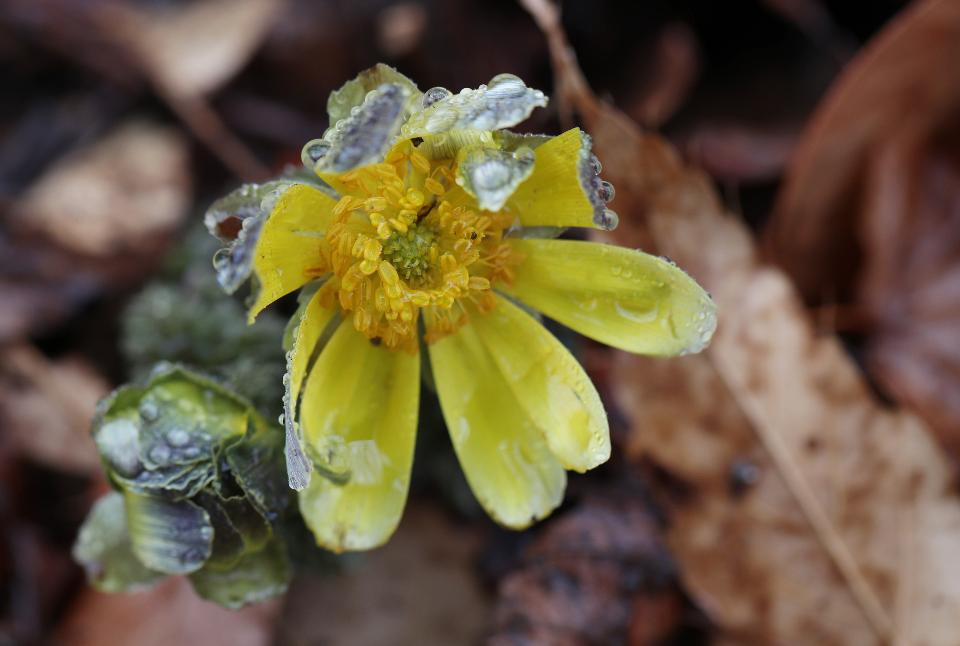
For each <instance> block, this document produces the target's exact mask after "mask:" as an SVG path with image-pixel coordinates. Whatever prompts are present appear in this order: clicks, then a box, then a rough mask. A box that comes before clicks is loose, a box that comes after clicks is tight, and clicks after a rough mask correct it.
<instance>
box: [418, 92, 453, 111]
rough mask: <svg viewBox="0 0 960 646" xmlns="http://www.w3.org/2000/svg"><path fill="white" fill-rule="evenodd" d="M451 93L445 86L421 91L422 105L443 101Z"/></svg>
mask: <svg viewBox="0 0 960 646" xmlns="http://www.w3.org/2000/svg"><path fill="white" fill-rule="evenodd" d="M451 94H452V92H450V90H448V89H447V88H445V87H432V88H430V89H429V90H427V91H426V92H424V93H423V101H422V104H423V107H425V108H429V107H430V106H431V105H433V104H434V103H436V102H437V101H443V100H444V99H446V98H447V97H448V96H450V95H451Z"/></svg>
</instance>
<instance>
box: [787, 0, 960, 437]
mask: <svg viewBox="0 0 960 646" xmlns="http://www.w3.org/2000/svg"><path fill="white" fill-rule="evenodd" d="M958 60H960V4H958V3H957V2H951V1H949V0H926V1H924V2H919V3H917V4H916V6H914V7H913V8H912V9H910V10H909V11H907V12H905V13H904V14H903V15H901V16H900V17H899V18H898V19H897V20H895V21H894V22H893V23H892V24H891V25H890V26H889V27H888V28H887V29H885V30H884V31H883V32H882V33H881V34H880V35H879V36H877V38H876V39H875V40H874V41H873V42H872V43H871V44H870V45H869V46H868V47H867V48H866V49H865V50H864V51H863V52H862V53H861V54H860V55H859V56H858V57H857V58H856V59H855V60H854V61H853V62H852V63H851V65H850V67H849V68H848V70H847V71H846V72H845V73H844V75H843V76H842V77H841V78H840V80H839V81H838V82H837V83H836V84H835V86H834V88H833V89H832V90H831V92H830V94H829V96H828V97H827V98H826V100H825V101H824V102H823V104H822V106H821V107H820V109H819V110H818V111H817V114H816V115H815V117H814V119H813V121H812V123H811V124H810V126H809V128H808V129H807V132H806V133H804V137H803V139H802V143H801V146H800V148H799V151H798V154H797V156H796V158H795V159H794V160H793V163H792V165H791V167H790V171H789V174H788V175H787V181H786V184H785V186H784V188H783V190H782V192H781V194H780V196H779V198H778V204H777V209H776V213H775V215H774V218H773V220H772V221H771V225H770V228H769V231H768V243H769V246H770V250H771V254H772V255H773V257H774V258H775V259H776V260H777V261H778V262H780V263H782V264H783V265H784V267H785V268H786V269H787V271H788V272H789V273H790V274H791V276H793V277H794V278H795V279H796V280H797V281H798V284H799V285H800V287H801V288H802V289H803V291H804V293H805V295H806V296H807V298H808V299H809V300H811V301H818V300H821V299H824V298H826V299H827V300H829V299H830V298H831V297H835V298H838V299H839V300H840V302H841V303H844V304H850V303H852V304H853V306H854V309H853V313H854V316H853V319H854V321H855V322H859V323H860V324H861V326H863V325H864V324H865V329H864V330H863V331H864V332H866V333H867V334H868V366H869V367H870V368H871V372H872V373H873V374H874V376H875V378H876V379H877V380H878V381H879V382H880V383H881V384H882V385H883V386H884V387H885V389H886V390H887V391H888V392H889V393H890V394H892V395H893V396H894V397H895V398H896V399H897V400H898V401H899V402H902V403H904V404H906V405H909V406H911V407H912V408H913V409H914V410H916V411H917V412H918V413H919V414H920V415H922V416H923V417H924V418H925V419H926V420H927V421H928V423H930V424H931V426H933V428H934V429H935V430H937V431H938V434H939V435H940V437H941V439H942V440H943V441H944V443H945V444H946V445H947V446H948V447H949V448H951V450H953V451H957V450H960V155H958V152H957V151H958V150H960V76H958V75H957V74H951V73H948V72H946V71H947V70H953V69H956V66H957V61H958ZM848 311H849V310H848Z"/></svg>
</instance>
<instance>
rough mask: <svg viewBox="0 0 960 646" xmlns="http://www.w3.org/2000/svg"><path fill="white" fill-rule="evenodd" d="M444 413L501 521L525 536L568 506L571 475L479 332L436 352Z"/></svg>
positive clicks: (474, 479) (484, 501)
mask: <svg viewBox="0 0 960 646" xmlns="http://www.w3.org/2000/svg"><path fill="white" fill-rule="evenodd" d="M430 365H431V366H432V368H433V376H434V381H435V382H436V384H437V394H438V395H439V396H440V407H441V408H442V409H443V417H444V419H445V420H446V423H447V429H448V430H449V432H450V439H451V440H452V441H453V448H454V449H455V450H456V452H457V457H458V458H459V460H460V465H461V466H462V467H463V471H464V473H465V474H466V476H467V482H469V483H470V488H471V489H472V490H473V493H474V495H476V497H477V500H479V501H480V504H481V505H482V506H483V508H484V509H486V510H487V513H489V514H490V515H491V516H492V517H493V518H494V520H496V521H497V522H499V523H501V524H503V525H506V526H507V527H512V528H514V529H522V528H524V527H527V526H528V525H530V524H531V523H532V522H534V521H535V520H539V519H541V518H544V517H545V516H547V515H548V514H549V513H550V512H551V511H553V510H554V509H555V508H556V507H557V505H559V504H560V502H561V500H563V490H564V488H565V487H566V472H565V471H564V470H563V467H562V466H561V465H560V463H559V462H558V461H557V458H556V457H554V455H553V453H551V452H550V449H549V447H548V446H547V444H546V442H545V440H544V438H543V434H542V433H541V432H540V431H539V430H538V429H537V427H536V425H535V424H534V423H533V421H532V420H531V419H530V416H529V415H527V413H526V411H525V410H524V409H523V408H522V407H521V406H520V404H519V402H518V401H517V398H516V397H515V396H514V394H513V391H512V390H511V389H510V386H509V385H508V384H507V382H506V381H505V380H504V378H503V375H502V374H501V373H500V370H499V368H497V365H496V363H494V360H493V358H492V357H491V356H490V353H489V351H488V350H487V348H486V347H485V346H484V344H483V342H482V341H481V340H480V337H479V336H478V334H477V330H476V329H475V327H474V326H473V325H467V326H465V327H463V328H461V329H460V330H458V331H457V332H456V333H455V334H451V335H449V336H447V337H444V338H442V339H440V340H439V341H437V342H436V343H434V344H433V345H431V346H430Z"/></svg>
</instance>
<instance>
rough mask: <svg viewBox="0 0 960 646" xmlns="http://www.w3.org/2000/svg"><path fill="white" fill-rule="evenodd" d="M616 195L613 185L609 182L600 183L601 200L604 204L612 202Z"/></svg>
mask: <svg viewBox="0 0 960 646" xmlns="http://www.w3.org/2000/svg"><path fill="white" fill-rule="evenodd" d="M616 195H617V191H616V189H614V188H613V184H611V183H610V182H608V181H607V180H603V181H601V182H600V199H602V200H603V201H604V202H612V201H613V198H614V197H616Z"/></svg>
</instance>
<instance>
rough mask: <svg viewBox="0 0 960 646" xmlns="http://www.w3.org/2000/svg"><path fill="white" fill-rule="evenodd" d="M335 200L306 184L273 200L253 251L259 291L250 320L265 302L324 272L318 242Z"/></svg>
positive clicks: (249, 316) (323, 262)
mask: <svg viewBox="0 0 960 646" xmlns="http://www.w3.org/2000/svg"><path fill="white" fill-rule="evenodd" d="M336 203H337V202H336V200H334V199H333V198H332V197H330V196H329V195H326V194H325V193H322V192H321V191H319V190H317V189H316V188H313V187H312V186H307V185H306V184H294V185H293V186H291V187H290V188H288V189H287V190H286V191H285V192H284V193H283V195H281V196H280V198H279V199H278V200H277V203H276V205H274V207H273V211H271V213H270V217H269V218H267V221H266V222H264V224H263V230H262V231H261V232H260V237H259V239H258V240H257V246H256V247H255V249H254V252H253V253H254V260H253V271H254V273H255V274H256V275H257V279H258V280H259V282H260V291H259V293H258V294H257V298H256V301H255V302H254V304H253V306H252V307H251V308H250V312H249V313H248V314H247V318H248V319H249V321H250V322H251V323H252V322H253V320H254V319H255V318H256V316H257V314H259V313H260V312H261V311H262V310H263V308H265V307H266V306H267V305H269V304H270V303H272V302H273V301H275V300H277V299H278V298H280V297H281V296H283V295H285V294H289V293H290V292H292V291H293V290H295V289H297V288H298V287H301V286H303V285H304V284H306V283H307V282H309V281H311V280H313V279H315V278H318V277H319V276H321V275H322V274H324V273H326V272H327V267H326V266H325V261H324V256H323V254H322V253H321V245H322V244H323V234H324V231H326V230H327V227H328V226H329V224H330V222H331V221H332V219H333V207H334V206H335V205H336Z"/></svg>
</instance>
